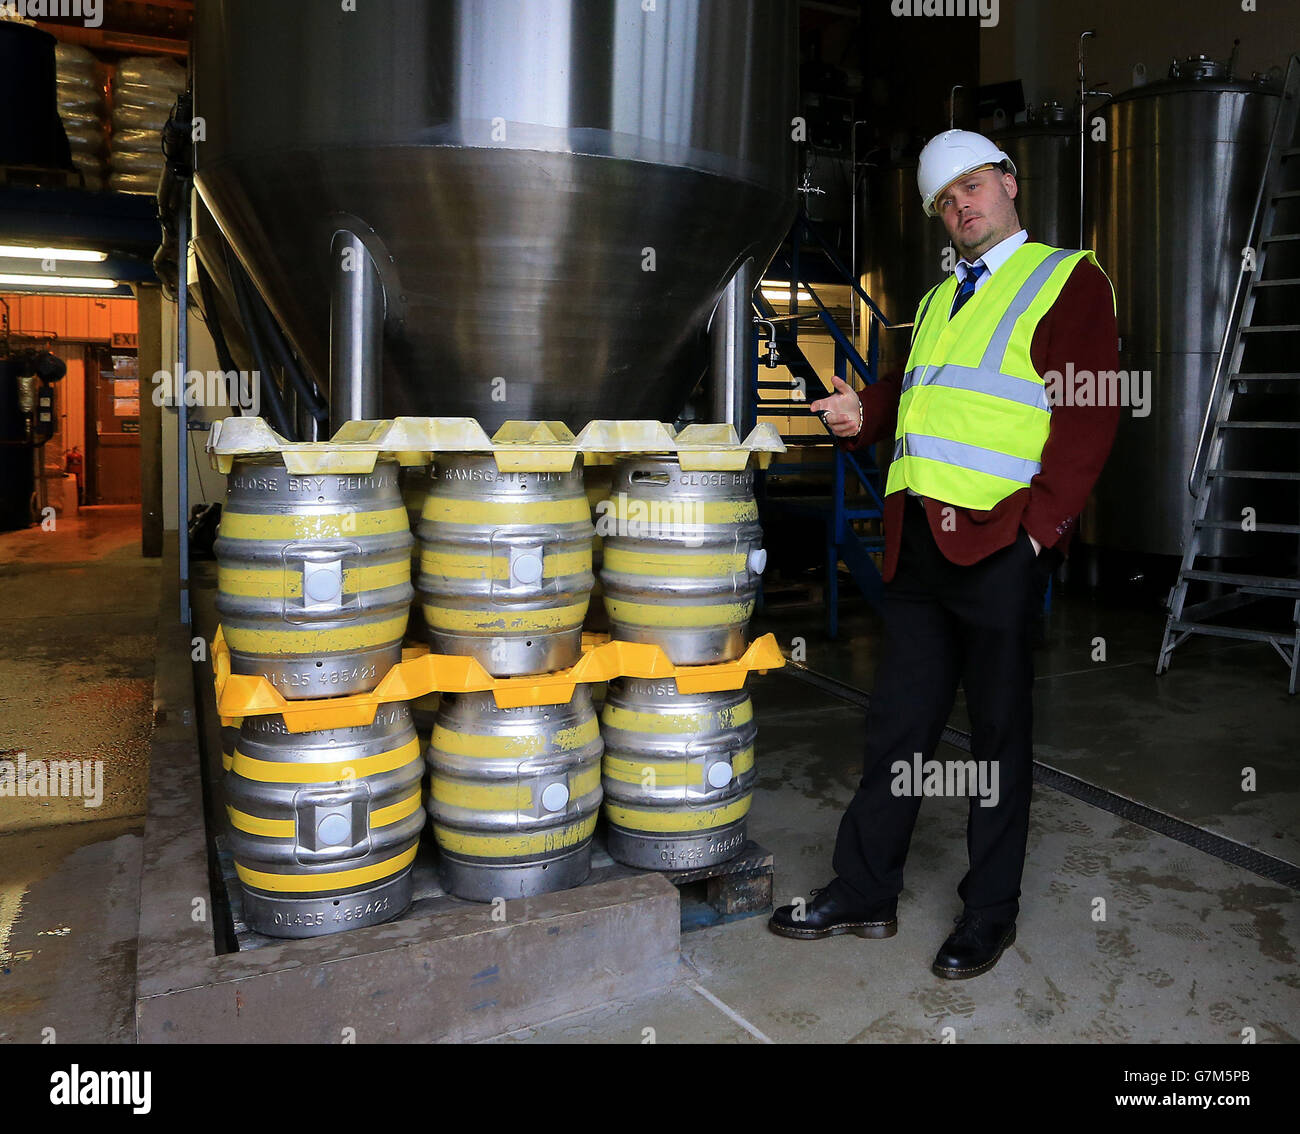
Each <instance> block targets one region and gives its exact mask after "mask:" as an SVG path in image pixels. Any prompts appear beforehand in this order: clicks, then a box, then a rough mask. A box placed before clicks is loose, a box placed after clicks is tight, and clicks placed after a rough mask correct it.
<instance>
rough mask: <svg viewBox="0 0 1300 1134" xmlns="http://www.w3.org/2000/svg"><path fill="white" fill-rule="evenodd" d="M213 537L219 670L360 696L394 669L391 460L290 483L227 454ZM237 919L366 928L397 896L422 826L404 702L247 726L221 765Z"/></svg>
mask: <svg viewBox="0 0 1300 1134" xmlns="http://www.w3.org/2000/svg"><path fill="white" fill-rule="evenodd" d="M227 488H228V492H227V502H226V507H225V510H224V512H223V514H222V519H221V526H220V528H219V529H218V535H217V541H216V554H217V564H218V581H217V592H218V593H217V611H218V613H219V615H220V617H221V624H222V629H223V633H224V635H225V638H226V643H227V645H228V647H229V650H230V662H231V671H232V672H233V673H240V674H255V675H258V676H261V677H264V678H265V679H266V680H267V681H269V682H270V683H271V684H272V685H273V686H274V687H275V688H276V689H277V690H278V691H279V692H280V693H281V695H282V696H284V697H285V698H286V699H287V700H293V699H304V698H319V697H331V696H345V695H348V694H353V693H362V692H368V691H369V690H372V689H374V688H375V686H376V685H378V684H379V682H380V680H381V679H382V678H383V676H384V675H385V674H386V673H387V672H388V670H389V669H390V668H391V667H392V666H393V665H395V664H396V663H397V662H399V661H400V660H401V651H402V639H403V637H404V635H405V632H406V623H407V617H408V614H409V609H410V603H411V599H412V595H413V591H412V588H411V544H412V537H411V533H410V528H409V525H408V522H407V515H406V511H405V509H404V507H403V504H402V496H401V491H400V488H399V485H398V467H397V462H396V461H394V460H389V459H383V458H381V459H379V460H378V461H377V462H376V464H375V467H374V470H373V472H371V473H367V474H355V475H349V474H340V473H326V474H313V475H296V474H292V473H290V472H289V471H288V470H287V469H286V468H285V466H284V464H283V462H282V461H281V459H280V458H279V457H278V456H266V457H245V458H240V459H237V460H236V461H235V463H234V466H233V468H232V469H231V473H230V476H229V479H228V482H227ZM225 763H226V764H227V767H226V775H225V790H226V799H227V814H228V818H229V821H230V825H229V835H230V841H231V847H232V852H233V857H234V860H235V868H236V871H237V873H238V875H239V879H240V883H241V886H242V889H243V894H244V915H245V916H244V919H245V921H246V922H247V924H248V925H249V927H250V928H251V929H253V930H255V931H257V932H259V933H265V934H268V935H271V936H277V937H314V936H319V935H322V934H326V933H333V932H336V931H338V930H340V929H347V928H352V927H356V926H363V925H373V924H376V923H378V922H382V921H387V920H389V919H390V918H393V917H396V916H397V915H398V914H400V913H402V912H403V911H404V910H405V909H406V907H407V906H408V905H409V904H410V901H411V864H412V862H413V860H414V858H415V852H416V847H417V844H418V841H419V835H420V830H421V828H422V827H423V824H424V811H423V808H422V806H421V792H420V778H421V773H422V762H421V759H420V745H419V741H418V740H417V739H416V734H415V728H414V724H413V721H412V715H411V709H410V706H409V705H408V704H406V703H404V702H398V703H394V704H388V705H383V706H381V707H380V709H379V710H378V712H377V713H376V716H375V719H374V722H373V723H372V724H369V725H362V726H356V727H350V728H334V729H324V730H319V731H314V732H303V733H294V732H290V731H289V729H288V728H287V727H286V724H285V721H284V719H283V717H282V716H279V715H269V716H246V717H245V718H244V720H243V722H242V724H241V725H240V729H239V735H238V738H237V740H235V742H234V750H233V752H232V753H231V754H230V755H229V757H228V759H227V760H226V761H225Z"/></svg>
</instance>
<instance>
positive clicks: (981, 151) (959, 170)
mask: <svg viewBox="0 0 1300 1134" xmlns="http://www.w3.org/2000/svg"><path fill="white" fill-rule="evenodd" d="M1003 164H1005V165H1006V168H1007V172H1008V173H1015V171H1016V163H1015V162H1013V161H1012V160H1011V159H1010V158H1009V157H1007V155H1006V154H1004V153H1003V152H1002V151H1001V150H1000V149H998V148H997V146H995V145H994V144H993V143H992V142H990V141H989V140H988V139H987V138H986V137H984V135H983V134H976V133H974V132H973V131H971V130H945V131H944V132H943V133H942V134H936V135H935V136H934V137H933V138H931V139H930V140H929V141H928V142H926V143H925V149H923V150H922V151H921V158H920V160H919V162H918V163H917V166H916V187H917V188H918V189H919V190H920V191H921V208H923V209H924V210H925V215H926V216H928V217H932V216H936V215H937V214H936V213H935V209H934V199H935V198H936V197H937V196H938V195H939V194H940V193H942V192H943V190H944V189H945V188H947V187H948V186H949V185H951V184H952V183H953V182H954V181H956V180H957V178H959V177H962V176H963V175H965V174H967V173H970V172H972V171H973V170H976V169H979V168H980V167H981V166H985V165H1003Z"/></svg>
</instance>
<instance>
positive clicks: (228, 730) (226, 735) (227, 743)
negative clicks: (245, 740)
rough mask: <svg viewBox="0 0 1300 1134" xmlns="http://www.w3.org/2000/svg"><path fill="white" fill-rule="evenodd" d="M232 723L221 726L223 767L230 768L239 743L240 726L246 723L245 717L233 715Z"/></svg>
mask: <svg viewBox="0 0 1300 1134" xmlns="http://www.w3.org/2000/svg"><path fill="white" fill-rule="evenodd" d="M232 722H233V723H231V724H228V725H222V726H221V768H222V770H223V771H229V770H230V762H231V761H232V760H233V759H234V758H235V748H236V746H237V745H238V744H239V728H240V726H241V725H242V724H243V723H244V718H243V717H233V718H232Z"/></svg>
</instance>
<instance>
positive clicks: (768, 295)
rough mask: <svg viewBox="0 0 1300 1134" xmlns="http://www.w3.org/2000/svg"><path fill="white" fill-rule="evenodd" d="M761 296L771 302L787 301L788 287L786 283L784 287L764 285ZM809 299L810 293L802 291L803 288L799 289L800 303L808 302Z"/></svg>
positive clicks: (810, 297) (788, 296) (788, 298)
mask: <svg viewBox="0 0 1300 1134" xmlns="http://www.w3.org/2000/svg"><path fill="white" fill-rule="evenodd" d="M763 298H764V299H766V300H769V301H770V302H772V303H789V302H790V287H789V285H788V284H787V285H786V286H785V287H765V288H763ZM811 299H812V295H811V293H809V292H806V291H804V289H803V288H800V289H799V302H800V303H805V302H808V301H809V300H811Z"/></svg>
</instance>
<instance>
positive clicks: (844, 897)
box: [769, 130, 1119, 980]
mask: <svg viewBox="0 0 1300 1134" xmlns="http://www.w3.org/2000/svg"><path fill="white" fill-rule="evenodd" d="M1015 172H1016V170H1015V165H1014V164H1013V163H1012V161H1011V160H1010V158H1008V157H1007V155H1006V154H1005V153H1003V152H1002V151H1001V150H999V149H998V148H997V146H995V145H994V144H993V143H992V142H990V141H989V140H988V139H987V138H984V137H983V136H981V135H979V134H973V133H970V132H968V131H964V130H949V131H947V132H945V133H943V134H940V135H938V136H937V137H935V138H933V139H931V141H930V142H929V143H928V144H927V145H926V147H925V149H924V150H923V151H922V153H921V158H920V164H919V166H918V170H917V183H918V187H919V188H920V191H921V196H922V207H923V208H924V209H925V211H926V213H927V214H928V215H930V216H935V215H937V216H938V217H939V218H940V219H941V220H942V222H943V224H944V227H945V228H946V229H947V231H948V235H949V236H950V237H951V239H952V242H953V244H954V246H955V247H956V249H957V251H958V252H959V253H960V254H961V260H960V261H959V262H958V264H957V267H956V270H955V272H954V274H953V275H951V276H949V277H948V278H947V279H946V280H944V281H943V282H942V283H940V284H938V285H937V286H936V287H934V288H933V289H931V291H929V292H928V293H927V294H926V295H925V296H924V297H923V298H922V300H921V303H920V305H919V307H918V309H917V316H916V321H915V324H914V325H913V330H912V347H911V353H910V354H909V356H908V360H907V366H906V373H905V374H903V375H901V376H900V375H898V374H893V375H890V376H887V377H885V378H882V379H881V380H880V381H879V382H877V383H876V384H875V385H873V386H870V387H868V388H867V389H866V390H864V391H863V392H862V395H861V398H859V396H858V395H857V394H855V393H854V392H853V390H851V389H850V388H849V387H848V386H847V385H846V384H845V383H844V382H842V381H841V380H839V379H838V378H837V379H835V390H836V392H835V393H834V394H833V395H831V396H830V397H827V398H823V399H821V400H820V401H817V402H814V403H813V404H812V407H811V408H812V409H813V410H815V411H816V410H824V411H826V417H825V421H826V423H827V425H828V427H829V428H830V429H831V431H832V432H833V433H834V434H835V435H836V437H838V438H840V439H841V443H842V444H844V445H845V446H846V447H847V448H850V449H859V448H863V447H865V446H867V445H870V444H872V443H874V442H876V441H879V440H883V439H885V438H887V437H889V436H891V435H892V436H893V438H894V441H893V461H892V462H891V464H890V468H889V477H888V481H887V483H886V495H885V501H884V504H885V508H884V523H885V537H886V541H885V558H884V570H883V572H882V574H883V577H884V579H885V583H886V587H885V604H884V644H883V653H882V655H881V660H880V666H879V670H878V672H877V675H876V687H875V692H874V694H873V696H872V699H871V709H870V712H869V714H868V718H867V738H866V753H865V758H864V763H863V775H862V780H861V782H860V784H859V786H858V789H857V792H856V793H855V795H854V797H853V800H852V802H851V803H850V804H849V807H848V810H847V812H846V813H845V815H844V817H843V819H842V820H841V822H840V828H839V834H838V836H837V839H836V844H835V853H834V858H833V860H832V865H833V867H834V870H835V875H836V877H835V878H834V879H833V880H832V881H831V882H830V884H829V885H828V886H826V887H825V888H823V889H820V890H814V891H813V894H812V900H811V901H810V902H809V903H807V905H806V906H805V905H803V904H802V903H800V904H799V905H798V906H783V907H781V908H780V909H778V910H777V911H776V912H775V913H774V914H773V916H772V919H771V921H770V923H769V926H770V928H771V929H772V930H773V931H774V932H776V933H779V934H782V935H783V936H787V937H794V938H798V939H802V940H818V939H821V938H824V937H830V936H833V935H835V934H839V933H855V934H857V935H858V936H859V937H868V938H881V937H892V936H893V935H894V933H895V932H897V925H898V922H897V899H898V895H899V892H900V891H901V890H902V888H903V865H904V862H905V860H906V857H907V847H908V842H909V840H910V839H911V834H912V827H913V825H914V823H915V821H916V815H917V812H918V810H919V807H920V792H919V785H912V786H911V787H910V788H907V787H906V786H905V785H904V786H903V787H900V783H902V782H903V780H905V777H900V776H899V774H898V770H897V769H895V768H894V765H895V763H896V762H898V761H903V762H904V763H905V764H907V765H912V764H913V756H914V754H920V755H921V758H922V760H929V759H931V758H932V757H933V754H934V751H935V749H936V747H937V745H938V742H939V738H940V734H941V732H942V730H943V728H944V726H945V725H946V723H947V720H948V716H949V714H950V712H951V710H952V705H953V700H954V698H955V696H956V691H957V684H958V682H959V681H960V682H961V684H962V686H963V688H964V689H965V691H966V698H967V704H968V708H969V712H970V719H971V725H972V734H971V744H972V749H973V752H972V755H973V757H974V759H975V761H976V762H977V765H979V766H980V767H981V768H983V769H986V770H992V769H995V770H996V774H997V778H996V779H993V776H992V775H991V774H990V775H989V776H988V779H987V781H985V782H991V783H996V784H997V786H998V790H997V793H996V803H995V805H993V806H986V805H985V803H986V800H985V799H981V798H978V797H977V796H976V795H972V797H971V801H970V813H969V818H968V821H967V849H968V852H969V856H970V857H969V868H968V870H967V872H966V875H965V877H964V878H963V879H962V881H961V883H960V885H959V886H958V887H957V892H958V894H959V895H960V897H961V898H962V900H963V902H964V910H963V913H962V915H961V916H960V917H959V918H957V924H956V929H955V930H954V932H953V933H952V934H951V935H950V936H949V937H948V939H947V940H946V941H945V942H944V943H943V946H942V947H941V948H940V950H939V953H938V955H937V957H936V958H935V961H934V964H933V966H932V969H933V971H934V972H935V973H936V974H937V975H938V976H941V977H945V978H949V979H955V980H960V979H965V978H968V977H974V976H978V975H979V974H980V973H983V972H987V971H988V970H989V969H991V968H992V967H993V966H994V965H995V964H996V963H997V961H998V958H999V957H1000V956H1001V955H1002V951H1003V950H1004V949H1005V948H1006V947H1007V946H1008V945H1010V944H1011V943H1012V941H1014V940H1015V932H1016V918H1017V916H1018V914H1019V897H1020V879H1021V873H1022V871H1023V868H1024V857H1025V843H1026V838H1027V835H1028V829H1029V799H1030V792H1031V788H1032V783H1033V774H1032V762H1033V745H1032V738H1031V731H1032V695H1033V690H1032V686H1033V665H1032V642H1033V618H1034V613H1035V609H1036V608H1037V607H1038V606H1039V605H1040V604H1041V601H1042V592H1043V589H1044V587H1045V586H1046V582H1047V579H1048V577H1049V576H1050V574H1051V572H1052V570H1053V569H1054V568H1055V567H1056V565H1057V564H1058V563H1059V562H1060V560H1061V558H1062V556H1063V554H1064V552H1065V549H1066V546H1067V545H1068V543H1069V539H1070V536H1071V534H1072V530H1073V526H1074V522H1075V518H1076V517H1077V516H1078V514H1079V513H1080V512H1081V511H1082V510H1083V506H1084V504H1085V503H1086V502H1087V499H1088V494H1089V493H1090V492H1091V490H1092V486H1093V484H1094V482H1095V481H1096V479H1097V476H1098V474H1099V473H1100V472H1101V467H1102V464H1103V463H1104V461H1105V459H1106V456H1107V454H1108V453H1109V452H1110V447H1111V443H1112V441H1113V440H1114V435H1115V428H1116V425H1117V424H1118V420H1119V409H1118V407H1117V406H1098V405H1096V404H1095V402H1096V401H1098V400H1100V399H1099V398H1097V397H1093V398H1092V399H1088V398H1079V397H1076V398H1067V399H1063V400H1062V403H1061V404H1058V405H1054V404H1053V395H1054V394H1055V393H1056V383H1058V382H1060V381H1061V377H1060V376H1061V375H1064V374H1066V372H1067V369H1066V368H1067V364H1068V363H1073V366H1074V372H1075V373H1076V374H1078V372H1080V371H1088V372H1090V373H1091V374H1092V375H1097V374H1099V373H1100V372H1102V371H1107V370H1110V371H1113V370H1115V369H1116V368H1117V367H1118V340H1117V337H1116V329H1115V307H1114V293H1113V291H1112V289H1111V286H1110V281H1109V280H1108V279H1107V278H1106V276H1105V274H1104V273H1103V272H1102V271H1101V269H1100V268H1099V267H1098V266H1097V262H1096V258H1095V257H1094V256H1093V254H1092V253H1091V252H1086V251H1079V252H1067V251H1064V250H1060V249H1052V248H1048V247H1047V246H1046V245H1042V244H1036V243H1033V242H1032V241H1030V240H1029V237H1028V234H1027V233H1026V232H1025V230H1024V229H1023V228H1022V227H1021V225H1020V219H1019V217H1018V215H1017V213H1016V205H1015V201H1016V196H1017V193H1018V187H1017V183H1016V178H1015ZM1096 392H1097V391H1094V393H1096ZM1078 402H1089V404H1087V405H1080V404H1077V403H1078ZM987 802H992V800H991V799H990V800H988V801H987Z"/></svg>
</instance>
